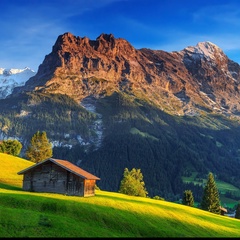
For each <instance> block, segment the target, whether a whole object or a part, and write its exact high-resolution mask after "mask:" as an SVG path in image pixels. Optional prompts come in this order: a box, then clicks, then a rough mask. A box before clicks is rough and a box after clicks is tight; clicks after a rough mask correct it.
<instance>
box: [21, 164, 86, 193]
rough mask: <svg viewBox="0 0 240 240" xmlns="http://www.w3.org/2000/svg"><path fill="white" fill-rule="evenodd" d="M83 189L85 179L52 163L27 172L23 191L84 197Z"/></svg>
mask: <svg viewBox="0 0 240 240" xmlns="http://www.w3.org/2000/svg"><path fill="white" fill-rule="evenodd" d="M83 188H84V179H82V178H80V177H78V176H76V175H75V174H72V173H70V172H68V171H67V170H65V169H64V168H61V167H60V166H58V165H56V164H54V163H52V162H47V163H46V164H42V165H40V166H38V167H36V168H34V169H32V170H31V171H29V172H26V173H25V174H24V177H23V190H25V191H34V192H50V193H61V194H67V195H75V196H83V195H84V189H83Z"/></svg>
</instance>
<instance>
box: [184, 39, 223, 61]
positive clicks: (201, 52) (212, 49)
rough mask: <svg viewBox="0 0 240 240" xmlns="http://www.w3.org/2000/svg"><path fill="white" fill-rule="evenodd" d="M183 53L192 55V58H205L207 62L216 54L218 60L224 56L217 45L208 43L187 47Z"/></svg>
mask: <svg viewBox="0 0 240 240" xmlns="http://www.w3.org/2000/svg"><path fill="white" fill-rule="evenodd" d="M183 51H186V52H188V53H189V54H192V57H197V58H199V57H206V58H207V59H208V60H210V59H212V60H214V59H215V58H216V57H215V54H216V53H217V56H218V57H220V58H222V56H223V55H224V53H223V51H222V50H221V49H220V48H219V47H218V46H217V45H215V44H214V43H211V42H209V41H206V42H199V43H198V44H197V46H196V47H187V48H185V49H184V50H183Z"/></svg>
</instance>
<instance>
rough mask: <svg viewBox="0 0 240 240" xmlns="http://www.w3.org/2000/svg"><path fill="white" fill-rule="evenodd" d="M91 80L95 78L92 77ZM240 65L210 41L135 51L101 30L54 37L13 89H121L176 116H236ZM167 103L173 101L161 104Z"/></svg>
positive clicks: (80, 94) (83, 93) (76, 95)
mask: <svg viewBox="0 0 240 240" xmlns="http://www.w3.org/2000/svg"><path fill="white" fill-rule="evenodd" d="M94 79H98V81H95V80H94ZM239 83H240V66H239V64H237V63H235V62H233V61H232V60H230V59H228V57H227V56H226V55H225V54H224V53H223V51H222V50H221V49H220V48H219V47H217V46H216V45H215V44H213V43H211V42H208V41H206V42H200V43H198V44H197V46H196V47H186V48H185V49H183V50H181V51H179V52H177V51H173V52H165V51H163V50H151V49H146V48H141V49H138V50H137V49H135V48H134V47H133V46H132V45H131V44H130V43H129V42H128V41H127V40H125V39H122V38H118V39H116V38H114V36H113V35H112V34H101V35H100V36H99V37H98V38H97V39H96V40H90V39H88V38H86V37H83V38H81V37H76V36H74V35H73V34H71V33H65V34H63V35H60V36H59V37H58V38H57V40H56V42H55V44H54V46H53V47H52V52H51V53H50V54H48V55H46V56H45V59H44V61H43V63H42V64H40V66H39V69H38V72H37V74H36V75H35V76H33V77H32V78H30V79H29V80H28V81H27V82H26V84H25V85H24V86H22V87H17V88H15V89H14V90H13V94H16V93H19V92H21V91H32V90H35V91H43V92H50V93H64V94H67V95H69V96H70V97H72V98H73V99H75V100H76V101H79V102H80V101H81V100H82V99H84V98H85V97H88V96H89V95H95V96H96V97H101V96H105V95H108V94H110V93H113V92H114V91H126V92H129V93H131V94H134V95H136V96H138V97H143V98H144V99H148V100H149V101H150V102H152V103H153V104H154V105H157V106H158V107H160V108H161V109H165V110H166V111H168V112H172V113H173V114H177V115H185V114H200V112H201V111H203V110H204V109H206V110H207V111H211V112H216V113H221V114H225V115H229V114H232V115H235V116H238V115H239V112H240V104H239V102H240V101H239V100H240V99H239V88H240V87H239ZM169 101H172V102H174V104H175V106H174V105H169V109H166V106H167V105H168V104H166V103H167V102H169Z"/></svg>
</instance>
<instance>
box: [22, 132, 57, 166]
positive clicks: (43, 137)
mask: <svg viewBox="0 0 240 240" xmlns="http://www.w3.org/2000/svg"><path fill="white" fill-rule="evenodd" d="M26 157H27V159H30V161H32V162H35V163H38V162H41V161H43V160H45V159H47V158H50V157H52V144H51V143H50V142H49V141H48V138H47V133H46V132H45V131H43V132H40V131H37V132H36V133H35V134H34V135H33V137H32V139H31V143H30V145H29V146H28V148H27V151H26Z"/></svg>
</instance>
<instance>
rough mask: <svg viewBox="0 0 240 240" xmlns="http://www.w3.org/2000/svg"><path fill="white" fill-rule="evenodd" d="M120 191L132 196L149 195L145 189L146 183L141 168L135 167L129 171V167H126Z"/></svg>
mask: <svg viewBox="0 0 240 240" xmlns="http://www.w3.org/2000/svg"><path fill="white" fill-rule="evenodd" d="M119 192H120V193H124V194H127V195H130V196H140V197H146V196H147V194H148V192H147V191H146V189H145V183H144V181H143V175H142V173H141V170H140V169H135V168H133V169H132V170H131V171H129V170H128V168H125V169H124V173H123V179H122V181H121V183H120V188H119Z"/></svg>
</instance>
